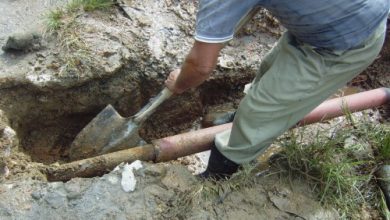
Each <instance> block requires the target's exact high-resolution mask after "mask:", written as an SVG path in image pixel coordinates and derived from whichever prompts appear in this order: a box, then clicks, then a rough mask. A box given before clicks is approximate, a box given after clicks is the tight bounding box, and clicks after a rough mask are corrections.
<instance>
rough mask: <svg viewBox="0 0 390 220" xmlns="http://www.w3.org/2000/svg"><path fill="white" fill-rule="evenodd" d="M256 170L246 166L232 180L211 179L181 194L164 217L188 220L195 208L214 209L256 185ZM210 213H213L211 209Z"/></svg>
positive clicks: (251, 165)
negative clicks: (232, 196) (241, 191)
mask: <svg viewBox="0 0 390 220" xmlns="http://www.w3.org/2000/svg"><path fill="white" fill-rule="evenodd" d="M256 170H257V167H256V165H254V164H250V165H244V166H243V168H242V169H241V170H240V171H239V172H237V173H235V174H234V175H233V176H232V177H231V178H230V179H227V180H219V181H216V180H213V179H209V180H205V181H203V182H202V183H200V184H195V185H193V187H192V188H190V189H189V190H186V191H185V192H182V193H179V195H178V199H175V200H174V201H172V204H171V205H170V207H172V208H170V209H168V210H166V211H165V213H164V214H163V215H164V217H165V218H167V219H186V218H188V215H187V214H188V213H189V211H190V209H191V208H192V207H194V206H199V205H202V206H203V207H210V208H212V206H213V205H215V204H220V203H223V201H224V200H225V198H227V196H228V195H230V193H232V192H234V191H237V190H240V189H242V188H244V187H251V186H252V185H253V184H255V181H256V180H257V179H256V176H255V175H254V174H255V173H256ZM200 203H202V204H200ZM205 204H209V206H208V205H205ZM210 211H211V212H213V211H212V210H211V209H210Z"/></svg>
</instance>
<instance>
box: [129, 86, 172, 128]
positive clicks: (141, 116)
mask: <svg viewBox="0 0 390 220" xmlns="http://www.w3.org/2000/svg"><path fill="white" fill-rule="evenodd" d="M171 96H172V92H171V90H169V89H168V88H166V87H165V88H164V89H163V90H162V91H161V92H160V93H159V94H158V95H157V96H156V97H154V98H153V99H151V100H150V101H149V102H148V104H146V105H145V106H144V107H143V108H142V109H141V110H140V111H139V112H138V113H137V114H135V115H134V119H133V121H134V122H135V123H138V124H140V123H142V122H144V121H145V120H146V119H147V118H148V117H149V116H150V115H151V114H153V113H154V112H155V111H156V108H157V107H158V106H159V105H160V104H161V103H163V102H164V101H165V100H167V99H168V98H169V97H171Z"/></svg>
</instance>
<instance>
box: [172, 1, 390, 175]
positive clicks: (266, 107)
mask: <svg viewBox="0 0 390 220" xmlns="http://www.w3.org/2000/svg"><path fill="white" fill-rule="evenodd" d="M257 7H264V8H266V9H267V10H268V11H270V12H271V13H272V14H273V16H275V17H276V18H277V19H278V20H279V21H280V23H281V24H282V25H283V26H284V27H285V28H286V29H287V32H285V33H284V34H283V36H282V37H281V38H280V39H279V41H278V43H277V45H276V46H275V47H274V48H273V49H272V50H271V51H270V52H269V54H268V55H267V56H266V57H265V58H264V60H262V63H261V65H260V68H259V70H258V73H257V75H256V77H255V79H254V80H253V82H252V84H251V87H250V89H249V90H248V92H247V94H246V96H245V97H244V99H243V100H242V101H241V103H240V105H239V107H238V109H237V112H236V114H235V117H234V121H233V127H232V129H231V130H228V131H225V132H222V133H219V134H217V135H216V137H215V140H214V143H215V145H214V146H213V147H212V148H211V155H210V159H209V162H208V166H207V170H206V171H205V172H204V173H202V174H200V175H201V176H202V177H204V178H209V177H212V178H216V179H220V178H226V177H229V176H230V175H231V174H233V173H234V172H236V171H237V169H238V167H239V165H240V164H243V163H248V162H250V161H252V160H254V159H255V158H256V157H258V156H259V155H260V154H262V153H263V152H264V151H265V150H266V149H267V147H269V146H270V144H271V143H272V142H273V141H274V140H275V138H277V137H278V136H279V135H281V134H283V133H284V132H285V131H286V130H287V129H289V128H290V127H292V126H294V125H295V124H296V123H297V122H298V121H299V120H300V119H302V118H303V117H304V116H305V115H306V114H307V113H309V112H310V111H311V110H312V109H314V108H315V107H316V106H318V105H319V104H320V103H321V102H322V101H324V100H325V99H327V98H328V97H329V96H330V95H332V94H333V93H335V92H336V91H337V89H339V88H341V87H343V86H344V85H345V84H346V83H347V82H348V81H350V80H351V79H353V78H354V77H355V76H356V75H358V74H359V73H361V72H362V71H363V70H364V69H366V68H367V67H368V66H369V65H370V64H371V63H372V62H373V61H374V59H375V58H376V57H377V55H378V54H379V52H380V50H381V47H382V45H383V42H384V38H385V29H386V20H387V16H388V13H389V7H390V0H355V1H347V0H323V1H313V0H297V1H288V0H274V1H269V0H246V1H240V0H229V1H218V0H200V2H199V10H198V14H197V20H196V33H195V42H194V44H193V47H192V49H191V50H190V51H189V54H188V55H187V57H186V59H185V61H184V63H183V64H182V66H181V69H178V70H174V71H172V72H171V73H170V74H169V76H168V78H167V80H166V82H165V83H166V86H167V87H168V88H169V89H170V90H171V91H172V92H174V93H175V94H180V93H182V92H184V91H185V90H187V89H189V88H193V87H196V86H198V85H200V84H201V83H203V82H204V81H205V80H206V79H207V78H208V77H209V76H210V74H211V73H212V72H213V70H214V68H215V66H216V63H217V59H218V56H219V53H220V51H221V49H222V48H223V46H224V43H226V42H227V41H229V40H231V39H232V38H233V35H234V31H235V29H236V26H237V25H238V24H239V23H240V20H241V19H243V18H245V16H246V15H247V14H248V13H249V12H250V11H252V10H253V9H254V8H257Z"/></svg>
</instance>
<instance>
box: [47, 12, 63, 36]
mask: <svg viewBox="0 0 390 220" xmlns="http://www.w3.org/2000/svg"><path fill="white" fill-rule="evenodd" d="M63 16H64V11H63V10H61V9H55V10H52V11H50V12H49V13H48V14H47V18H46V21H47V22H46V23H47V29H48V30H49V31H51V32H53V31H56V30H58V29H59V28H60V27H61V25H62V24H63V22H62V18H63Z"/></svg>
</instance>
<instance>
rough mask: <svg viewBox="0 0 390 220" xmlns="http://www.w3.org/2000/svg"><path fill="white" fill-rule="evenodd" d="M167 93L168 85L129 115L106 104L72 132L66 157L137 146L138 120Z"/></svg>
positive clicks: (160, 101) (148, 112) (140, 121)
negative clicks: (76, 133)
mask: <svg viewBox="0 0 390 220" xmlns="http://www.w3.org/2000/svg"><path fill="white" fill-rule="evenodd" d="M171 95H172V92H171V91H170V90H169V89H168V88H164V89H163V90H162V91H161V92H160V93H159V94H158V95H157V96H156V97H155V98H153V99H151V100H149V102H148V103H147V105H145V106H144V107H143V108H142V109H141V110H140V111H139V112H138V113H137V114H135V115H134V116H133V117H130V118H124V117H122V116H120V115H119V114H118V112H117V111H116V110H115V109H114V108H113V107H112V106H111V105H108V106H106V108H104V109H103V111H101V112H100V113H99V114H98V115H97V116H96V117H95V118H94V119H93V120H92V121H91V122H90V123H89V124H88V125H87V126H86V127H85V128H84V129H83V130H82V131H81V132H80V133H79V134H78V135H77V136H76V138H75V140H74V141H73V143H72V145H71V146H70V152H69V157H70V159H72V160H76V159H83V158H86V157H91V156H97V155H100V154H105V153H109V152H113V151H117V150H122V149H126V148H130V147H135V146H137V145H138V144H139V143H140V141H141V140H142V139H141V138H140V137H139V135H138V129H139V126H140V124H142V123H143V122H144V121H145V120H146V119H147V118H148V117H149V116H150V115H151V114H153V112H154V111H155V110H156V108H157V107H158V106H159V105H160V104H161V103H162V102H164V101H165V100H166V99H168V98H169V97H170V96H171Z"/></svg>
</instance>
